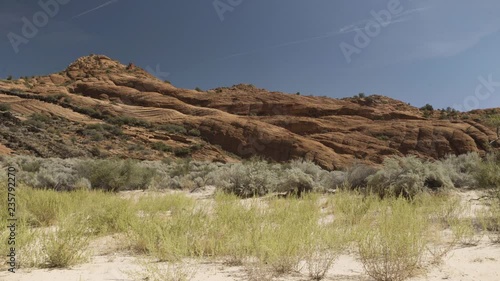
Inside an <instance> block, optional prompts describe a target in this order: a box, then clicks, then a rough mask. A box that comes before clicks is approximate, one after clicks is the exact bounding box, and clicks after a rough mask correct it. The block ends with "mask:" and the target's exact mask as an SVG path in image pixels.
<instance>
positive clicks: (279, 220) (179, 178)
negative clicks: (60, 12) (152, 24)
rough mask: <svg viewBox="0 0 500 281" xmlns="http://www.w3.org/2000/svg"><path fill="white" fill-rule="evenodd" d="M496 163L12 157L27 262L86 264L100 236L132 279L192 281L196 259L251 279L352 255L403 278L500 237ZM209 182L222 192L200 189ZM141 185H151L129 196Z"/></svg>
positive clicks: (375, 272)
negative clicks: (125, 260)
mask: <svg viewBox="0 0 500 281" xmlns="http://www.w3.org/2000/svg"><path fill="white" fill-rule="evenodd" d="M498 159H499V158H498V157H497V156H496V155H490V156H487V157H484V158H481V157H479V156H478V155H476V154H468V155H462V156H458V157H456V156H450V157H448V158H446V159H444V160H442V161H433V162H429V161H423V160H420V159H417V158H414V157H395V158H388V159H387V161H386V162H384V164H383V165H382V166H381V167H379V168H370V167H367V166H359V165H358V166H356V167H353V168H351V169H348V170H347V171H334V172H328V171H326V170H323V169H321V168H320V167H319V166H317V165H315V164H313V163H311V162H307V161H300V160H296V161H292V162H290V163H287V164H275V163H269V162H266V161H264V160H258V159H253V160H250V161H246V162H242V163H234V164H220V163H219V164H216V163H204V162H196V161H189V160H184V161H163V162H161V161H143V162H139V161H132V160H119V159H108V160H90V159H66V160H61V159H41V158H34V157H28V156H15V157H2V158H1V162H2V166H4V167H6V166H12V167H15V168H16V169H17V171H18V172H17V177H18V181H19V185H18V190H17V198H18V204H19V208H18V209H19V210H18V217H19V225H20V226H19V229H20V232H19V234H18V242H19V245H20V246H19V260H20V263H19V264H18V266H19V267H21V268H67V267H71V266H74V265H77V264H82V263H85V262H88V261H89V259H91V258H92V256H93V255H95V253H93V252H92V251H93V250H92V247H91V246H90V245H91V244H92V243H93V241H96V240H99V239H107V238H109V237H121V238H119V239H115V242H114V243H116V248H115V250H114V251H118V252H122V253H127V254H128V255H132V256H136V257H142V259H143V261H142V262H140V263H138V264H137V265H138V266H139V269H138V271H129V272H128V276H129V277H130V278H150V279H149V280H191V279H193V278H194V276H195V271H194V270H193V268H194V267H193V263H195V264H196V261H210V262H220V263H223V264H225V265H226V266H229V267H231V266H236V267H242V268H244V269H245V270H243V272H245V274H246V275H245V277H244V278H246V279H248V280H265V279H268V280H274V279H276V280H278V279H280V278H281V279H280V280H282V278H285V277H286V276H293V275H294V274H299V275H300V274H301V275H302V276H304V277H308V278H311V279H312V280H322V279H326V280H329V279H328V278H330V277H331V276H329V274H330V272H331V271H332V270H335V268H336V266H337V263H336V262H337V260H338V258H339V257H340V256H342V255H351V256H353V257H355V258H356V260H358V262H360V263H361V264H362V267H363V269H364V272H365V273H364V274H365V276H369V277H370V278H373V280H382V281H390V280H395V281H397V280H407V279H408V278H411V277H413V276H418V275H421V274H423V273H425V272H426V271H427V270H429V269H431V268H432V267H434V266H437V265H439V264H440V263H442V262H443V261H444V260H445V259H446V258H447V253H448V252H450V251H452V250H453V249H457V248H460V247H471V246H474V245H477V244H478V243H480V241H482V240H483V239H486V237H489V238H490V239H489V240H488V241H490V243H498V241H499V240H500V239H499V238H498V237H500V234H499V233H500V223H499V221H500V219H499V218H500V198H499V196H498V194H499V188H498V186H500V185H499V183H500V182H499V179H498V164H499V160H498ZM0 177H2V180H3V179H4V177H5V175H0ZM207 186H214V188H215V192H214V193H209V194H207V195H206V196H204V197H200V198H198V197H193V196H192V194H197V192H199V190H201V191H202V192H203V190H205V189H206V188H207ZM457 188H460V189H457ZM137 189H139V190H145V192H140V193H137V192H132V193H130V191H127V190H137ZM472 189H475V190H477V189H479V191H480V192H481V194H483V196H482V197H481V198H472V199H474V200H476V199H481V200H482V201H481V205H480V208H479V209H475V210H473V209H472V208H471V206H470V202H471V201H470V200H469V201H465V202H464V200H461V197H460V193H461V192H463V191H466V190H472ZM183 190H185V191H183ZM197 190H198V191H197ZM1 192H2V194H1V195H0V196H6V195H5V193H6V190H5V188H2V190H1ZM124 192H125V193H124ZM193 192H194V193H193ZM0 218H1V219H2V220H5V219H6V213H5V212H1V215H0ZM6 235H8V234H7V231H5V230H2V231H1V232H0V236H1V237H6ZM3 240H5V239H3ZM1 247H2V248H1V249H0V250H1V251H2V252H5V251H7V249H4V248H5V247H6V244H5V243H2V245H1ZM146 260H147V262H146ZM162 278H163V279H162Z"/></svg>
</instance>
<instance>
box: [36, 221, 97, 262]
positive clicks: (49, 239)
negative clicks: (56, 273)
mask: <svg viewBox="0 0 500 281" xmlns="http://www.w3.org/2000/svg"><path fill="white" fill-rule="evenodd" d="M85 228H86V226H85V224H82V223H81V222H80V221H79V220H78V219H74V220H70V219H68V220H67V221H63V222H61V223H60V225H59V226H58V227H57V229H56V230H55V231H49V232H47V233H44V234H42V238H41V243H42V252H43V254H44V264H43V266H44V267H48V268H66V267H69V266H72V265H75V264H78V263H82V262H85V261H87V260H88V252H87V251H86V248H87V246H88V244H89V236H88V235H87V234H86V233H85V231H86V229H85Z"/></svg>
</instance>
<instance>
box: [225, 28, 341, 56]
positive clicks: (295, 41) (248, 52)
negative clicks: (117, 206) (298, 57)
mask: <svg viewBox="0 0 500 281" xmlns="http://www.w3.org/2000/svg"><path fill="white" fill-rule="evenodd" d="M339 34H340V33H339V32H327V33H325V34H323V35H318V36H312V37H307V38H303V39H299V40H294V41H287V42H283V43H280V44H276V45H270V46H265V47H260V48H256V49H253V50H250V51H246V52H239V53H234V54H231V55H228V56H225V57H221V58H219V59H218V60H225V59H230V58H234V57H239V56H244V55H249V54H253V53H257V52H261V51H267V50H272V49H276V48H281V47H287V46H292V45H297V44H302V43H306V42H310V41H313V40H319V39H324V38H330V37H334V36H337V35H339Z"/></svg>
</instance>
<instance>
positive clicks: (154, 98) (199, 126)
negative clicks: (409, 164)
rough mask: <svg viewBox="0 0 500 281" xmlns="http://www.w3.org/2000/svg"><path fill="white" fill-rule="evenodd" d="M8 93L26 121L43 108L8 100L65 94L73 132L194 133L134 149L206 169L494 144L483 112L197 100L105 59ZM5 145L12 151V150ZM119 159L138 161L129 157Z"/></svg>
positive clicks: (243, 89)
mask: <svg viewBox="0 0 500 281" xmlns="http://www.w3.org/2000/svg"><path fill="white" fill-rule="evenodd" d="M1 90H4V95H0V99H2V98H3V99H4V100H5V101H7V102H11V103H12V104H14V106H13V111H14V113H17V114H18V115H20V116H27V115H28V114H29V113H33V112H40V111H44V109H43V108H40V103H42V104H43V103H44V102H45V101H43V100H41V101H36V102H35V103H34V102H33V101H28V100H29V99H33V97H26V96H22V97H21V96H18V97H16V99H12V98H11V99H7V96H10V97H12V96H13V95H16V93H19V92H22V93H31V94H32V95H37V96H43V97H47V96H52V95H55V94H57V93H59V94H64V97H65V98H62V97H61V96H60V97H59V99H60V100H59V101H58V102H56V104H54V103H52V104H50V105H49V104H48V103H47V106H46V109H45V111H47V110H48V111H50V113H51V114H53V115H55V116H61V117H64V118H67V119H69V120H73V121H74V122H102V120H97V119H95V118H90V117H88V119H89V120H90V121H89V120H85V118H83V117H81V116H80V115H76V114H75V113H74V112H73V111H72V110H76V108H92V109H94V110H98V111H99V112H101V113H102V114H104V115H105V116H115V117H116V116H127V117H132V118H135V119H138V120H144V121H148V122H151V123H153V124H154V125H155V127H154V128H160V127H161V125H162V124H177V125H180V126H184V127H186V128H191V129H196V130H198V131H199V135H198V132H197V133H196V135H194V136H189V137H183V138H182V139H181V138H179V137H171V136H168V135H162V132H161V130H162V129H157V130H159V132H156V133H152V136H153V137H151V138H149V137H148V138H144V137H141V136H139V135H140V133H138V132H141V130H139V129H138V130H136V131H134V129H133V128H130V131H131V132H132V131H134V132H135V134H136V135H134V136H135V137H134V138H133V139H132V140H131V141H132V142H134V141H135V142H140V143H141V144H142V145H146V146H147V145H150V144H151V143H153V142H156V141H162V142H165V143H168V144H169V145H172V146H175V145H177V144H179V145H186V144H193V143H199V144H203V145H202V146H203V148H201V149H199V150H197V151H196V153H195V154H196V157H197V158H198V159H200V160H202V159H206V160H215V159H219V160H220V159H224V158H226V159H233V158H234V156H238V157H241V158H247V157H251V156H253V155H260V156H263V157H265V158H269V159H273V160H275V161H288V160H290V159H295V158H302V157H303V158H307V159H310V160H312V161H314V162H316V163H318V164H319V165H321V166H323V167H325V168H328V169H340V168H344V167H346V166H349V165H350V164H352V163H353V162H354V161H357V162H364V163H381V162H382V161H383V159H384V157H386V156H388V155H407V154H415V155H418V156H420V157H424V158H441V157H444V156H445V155H447V154H462V153H466V152H471V151H476V152H485V151H486V150H488V149H491V146H490V145H488V143H489V142H491V141H493V140H495V139H496V133H495V131H494V128H490V127H487V126H485V125H484V124H482V123H481V122H480V120H481V118H480V117H481V112H475V113H474V114H475V116H476V117H477V118H474V119H471V118H469V119H467V120H465V119H464V120H462V119H461V118H460V117H461V116H465V114H462V113H461V114H459V115H458V116H456V117H455V120H440V119H439V118H438V117H430V118H424V117H423V114H422V112H421V111H420V110H419V109H417V108H415V107H412V106H410V105H408V104H406V103H403V102H400V101H397V100H393V99H390V98H388V97H384V96H378V95H377V96H369V97H366V98H345V99H332V98H326V97H311V96H299V95H291V94H284V93H279V92H269V91H266V90H264V89H259V88H256V87H254V86H252V85H244V84H241V85H235V86H233V87H225V88H217V89H213V90H209V91H207V92H198V91H194V90H187V89H180V88H176V87H174V86H172V85H171V84H170V83H165V82H162V81H160V80H158V79H156V78H155V77H154V76H152V75H150V74H149V73H147V72H146V71H144V70H143V69H141V68H139V67H137V66H135V65H133V64H129V65H128V66H126V65H123V64H121V63H119V62H117V61H114V60H112V59H111V58H109V57H106V56H102V55H91V56H87V57H82V58H79V59H78V60H76V61H75V62H74V63H72V64H71V65H70V66H69V67H68V68H67V69H66V70H64V71H62V72H60V73H58V74H52V75H49V76H46V77H36V78H30V79H28V80H22V81H19V82H17V81H14V82H13V83H7V82H0V91H1ZM12 90H15V91H14V92H15V93H14V92H12ZM5 91H8V92H9V93H5ZM66 98H67V99H66ZM62 100H64V104H63V103H62ZM68 104H69V105H68ZM63 107H65V108H63ZM498 112H500V110H499V111H498ZM79 114H80V113H79ZM149 130H151V129H149ZM153 130H156V129H153ZM154 136H157V137H158V138H155V137H154ZM148 141H151V143H148ZM2 143H3V145H4V146H5V147H7V148H9V147H10V148H9V149H13V146H12V145H10V146H9V143H8V141H4V142H2ZM112 145H113V144H108V146H112ZM4 150H6V149H2V150H0V152H1V151H4ZM13 150H14V152H15V148H14V149H13ZM120 153H121V152H117V154H120ZM121 155H123V156H127V157H133V156H131V155H129V154H127V153H126V152H123V153H121ZM154 157H157V158H162V157H164V155H163V154H158V155H155V156H154ZM154 157H153V158H154ZM224 161H225V160H224Z"/></svg>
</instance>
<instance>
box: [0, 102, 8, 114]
mask: <svg viewBox="0 0 500 281" xmlns="http://www.w3.org/2000/svg"><path fill="white" fill-rule="evenodd" d="M0 111H2V112H7V111H10V104H8V103H0Z"/></svg>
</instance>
